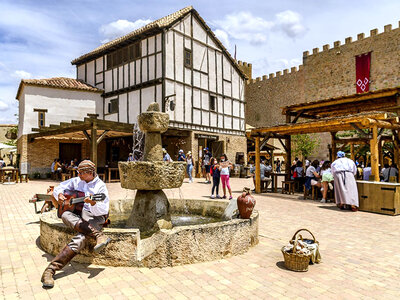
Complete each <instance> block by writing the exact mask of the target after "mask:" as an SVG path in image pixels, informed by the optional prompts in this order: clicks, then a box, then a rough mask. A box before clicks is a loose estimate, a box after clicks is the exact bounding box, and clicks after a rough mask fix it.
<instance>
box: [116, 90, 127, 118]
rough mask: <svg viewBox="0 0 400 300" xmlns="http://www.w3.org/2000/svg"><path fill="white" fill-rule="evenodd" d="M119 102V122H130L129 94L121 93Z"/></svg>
mask: <svg viewBox="0 0 400 300" xmlns="http://www.w3.org/2000/svg"><path fill="white" fill-rule="evenodd" d="M118 99H119V100H118V104H119V122H123V123H128V114H127V109H128V97H127V94H126V93H125V94H121V95H119V97H118Z"/></svg>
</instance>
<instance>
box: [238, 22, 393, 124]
mask: <svg viewBox="0 0 400 300" xmlns="http://www.w3.org/2000/svg"><path fill="white" fill-rule="evenodd" d="M399 25H400V22H399ZM399 44H400V28H396V29H392V25H386V26H385V28H384V31H383V32H382V33H379V32H378V30H377V29H373V30H371V31H370V36H369V37H365V34H364V33H360V34H358V35H357V39H356V40H355V41H353V40H352V38H351V37H348V38H346V39H345V42H344V44H341V42H340V41H336V42H334V43H333V45H332V47H331V46H330V45H324V46H323V47H322V51H320V50H319V48H314V49H313V51H312V53H310V52H309V51H305V52H304V53H303V65H300V66H299V68H298V69H297V68H292V69H291V70H290V71H289V70H287V69H286V70H284V71H283V73H282V72H276V74H270V75H269V76H263V77H262V78H260V77H258V78H256V79H251V80H248V82H247V85H246V101H247V107H246V122H247V124H250V125H251V126H255V127H261V126H270V125H274V124H278V123H284V122H285V117H284V116H282V114H281V109H280V108H281V107H284V106H287V105H291V104H297V103H302V102H311V101H317V100H322V99H327V98H331V97H338V96H346V95H351V94H355V93H356V74H355V72H356V67H355V57H356V56H357V55H360V54H363V53H367V52H371V72H370V80H371V82H370V90H371V91H374V90H379V89H384V88H390V87H396V86H400V59H399V57H400V47H399ZM245 64H246V68H247V69H249V68H251V64H247V63H242V65H240V67H242V68H244V65H245ZM249 66H250V67H249ZM244 70H245V69H244ZM247 73H249V74H251V70H247Z"/></svg>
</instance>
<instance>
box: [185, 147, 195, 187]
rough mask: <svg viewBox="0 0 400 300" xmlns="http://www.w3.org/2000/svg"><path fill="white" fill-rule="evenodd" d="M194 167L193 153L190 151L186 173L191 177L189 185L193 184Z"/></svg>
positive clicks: (187, 155)
mask: <svg viewBox="0 0 400 300" xmlns="http://www.w3.org/2000/svg"><path fill="white" fill-rule="evenodd" d="M193 166H194V159H193V156H192V151H189V152H188V153H187V154H186V172H187V174H188V176H189V183H192V182H193V178H192V171H193Z"/></svg>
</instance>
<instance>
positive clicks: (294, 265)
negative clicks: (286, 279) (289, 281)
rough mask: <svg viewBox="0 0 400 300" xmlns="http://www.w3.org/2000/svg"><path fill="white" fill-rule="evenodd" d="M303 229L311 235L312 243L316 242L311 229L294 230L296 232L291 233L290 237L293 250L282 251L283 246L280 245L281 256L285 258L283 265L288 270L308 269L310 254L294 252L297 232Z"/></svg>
mask: <svg viewBox="0 0 400 300" xmlns="http://www.w3.org/2000/svg"><path fill="white" fill-rule="evenodd" d="M303 230H304V231H307V232H309V233H310V234H311V236H312V237H313V240H314V243H318V242H317V241H316V239H315V237H314V235H313V234H312V232H311V231H309V230H308V229H299V230H297V231H296V233H295V234H294V235H293V237H292V239H291V240H292V241H293V252H286V251H284V248H285V247H282V249H281V251H282V254H283V258H284V260H285V267H286V268H288V269H289V270H292V271H296V272H306V271H308V265H309V264H310V258H311V254H309V255H305V254H299V253H296V246H297V240H298V236H297V234H298V233H299V232H300V231H303ZM300 239H301V238H300Z"/></svg>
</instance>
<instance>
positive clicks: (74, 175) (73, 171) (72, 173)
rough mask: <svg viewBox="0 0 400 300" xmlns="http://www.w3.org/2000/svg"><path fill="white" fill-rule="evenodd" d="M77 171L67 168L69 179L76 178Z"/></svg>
mask: <svg viewBox="0 0 400 300" xmlns="http://www.w3.org/2000/svg"><path fill="white" fill-rule="evenodd" d="M77 171H78V169H74V168H68V172H69V173H70V174H71V178H72V177H76V176H77V174H76V172H77Z"/></svg>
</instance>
